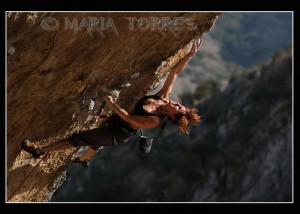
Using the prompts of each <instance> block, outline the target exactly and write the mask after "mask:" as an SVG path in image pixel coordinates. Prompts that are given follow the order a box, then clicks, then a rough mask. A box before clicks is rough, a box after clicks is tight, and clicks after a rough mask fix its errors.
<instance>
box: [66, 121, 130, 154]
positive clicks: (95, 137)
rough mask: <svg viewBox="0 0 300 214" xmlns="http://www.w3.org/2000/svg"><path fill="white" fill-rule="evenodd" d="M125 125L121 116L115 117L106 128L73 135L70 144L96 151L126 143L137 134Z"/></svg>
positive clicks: (108, 122)
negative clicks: (100, 148)
mask: <svg viewBox="0 0 300 214" xmlns="http://www.w3.org/2000/svg"><path fill="white" fill-rule="evenodd" d="M124 124H125V122H124V121H122V119H121V118H120V117H119V116H117V115H113V116H111V117H110V118H109V119H108V121H107V123H106V125H105V126H103V127H100V128H96V129H92V130H87V131H83V132H80V133H77V134H73V135H71V137H70V138H69V142H70V144H72V145H73V146H90V147H91V148H93V149H94V150H97V149H98V148H99V147H102V146H112V145H115V144H116V143H118V144H119V143H125V142H127V141H128V140H129V139H130V136H132V134H134V133H136V130H134V129H132V128H130V127H126V126H124ZM114 138H115V139H114Z"/></svg>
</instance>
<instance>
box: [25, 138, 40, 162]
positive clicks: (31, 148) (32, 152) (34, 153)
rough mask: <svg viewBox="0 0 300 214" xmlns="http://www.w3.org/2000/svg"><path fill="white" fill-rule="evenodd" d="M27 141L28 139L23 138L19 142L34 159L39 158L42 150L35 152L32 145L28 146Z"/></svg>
mask: <svg viewBox="0 0 300 214" xmlns="http://www.w3.org/2000/svg"><path fill="white" fill-rule="evenodd" d="M27 143H28V140H23V141H22V143H21V147H22V149H23V150H24V151H26V152H28V153H30V154H31V155H32V156H33V157H34V158H35V159H39V157H40V156H41V155H43V154H44V152H43V151H39V152H37V151H36V149H35V148H34V147H33V146H28V145H27Z"/></svg>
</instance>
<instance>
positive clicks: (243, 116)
mask: <svg viewBox="0 0 300 214" xmlns="http://www.w3.org/2000/svg"><path fill="white" fill-rule="evenodd" d="M198 107H199V109H200V113H201V115H202V117H203V121H202V123H201V124H200V125H199V126H198V127H197V128H194V129H192V130H191V133H190V135H188V136H184V135H181V134H179V133H178V130H177V129H176V127H174V126H173V125H171V124H167V126H166V128H165V129H164V131H163V132H161V131H160V130H159V129H153V130H150V131H147V132H146V135H150V136H153V137H154V138H155V141H154V145H153V148H152V150H151V152H150V154H149V155H144V154H141V153H140V152H139V150H138V142H137V141H132V142H131V143H127V144H123V145H120V146H117V147H114V148H106V149H104V150H103V151H101V153H100V154H98V155H97V157H95V158H94V159H93V162H92V163H91V166H90V168H88V169H84V168H82V167H81V166H78V165H73V166H72V167H71V169H70V170H69V171H68V173H69V174H68V175H69V176H68V179H69V182H66V183H65V184H63V187H61V188H60V189H59V190H58V191H57V192H56V193H55V194H54V196H53V198H52V200H53V201H102V202H109V201H111V202H113V201H117V202H118V201H119V202H121V201H122V202H123V201H127V202H135V201H137V202H139V201H153V202H156V201H160V202H185V201H196V202H206V201H210V202H222V201H228V202H238V201H240V202H243V201H246V202H249V201H255V202H265V201H272V202H278V201H291V199H292V193H291V190H292V165H291V163H292V55H291V50H290V49H289V50H287V51H278V52H276V54H274V57H273V60H272V62H270V63H266V64H263V65H261V66H259V68H258V67H257V68H255V69H251V70H248V71H246V72H244V73H242V74H241V75H237V76H233V77H232V78H231V81H230V84H229V85H228V87H227V88H226V89H225V90H224V91H223V92H218V93H217V94H215V95H213V96H212V97H211V98H208V99H207V100H206V102H204V103H203V104H202V105H201V106H198Z"/></svg>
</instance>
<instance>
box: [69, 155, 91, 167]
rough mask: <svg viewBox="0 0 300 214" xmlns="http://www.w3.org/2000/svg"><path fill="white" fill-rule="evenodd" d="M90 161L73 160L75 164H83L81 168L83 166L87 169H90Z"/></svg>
mask: <svg viewBox="0 0 300 214" xmlns="http://www.w3.org/2000/svg"><path fill="white" fill-rule="evenodd" d="M89 161H90V160H80V159H79V157H77V158H75V159H74V160H73V163H79V164H81V166H83V167H85V168H88V167H89Z"/></svg>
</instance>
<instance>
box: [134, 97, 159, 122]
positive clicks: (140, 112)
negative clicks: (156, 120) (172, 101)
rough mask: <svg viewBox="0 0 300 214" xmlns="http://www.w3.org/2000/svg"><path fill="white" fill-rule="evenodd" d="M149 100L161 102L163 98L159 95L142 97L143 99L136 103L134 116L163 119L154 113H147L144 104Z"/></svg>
mask: <svg viewBox="0 0 300 214" xmlns="http://www.w3.org/2000/svg"><path fill="white" fill-rule="evenodd" d="M147 99H154V100H161V97H160V96H158V95H147V96H144V97H142V98H141V99H139V101H137V102H136V104H135V107H134V111H133V114H134V115H143V116H157V117H162V118H163V116H160V115H157V114H153V113H150V112H147V111H145V110H144V108H143V106H144V102H145V101H146V100H147Z"/></svg>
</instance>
